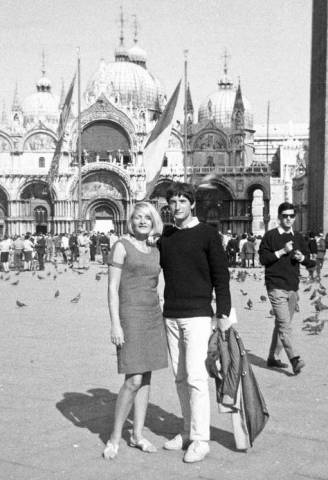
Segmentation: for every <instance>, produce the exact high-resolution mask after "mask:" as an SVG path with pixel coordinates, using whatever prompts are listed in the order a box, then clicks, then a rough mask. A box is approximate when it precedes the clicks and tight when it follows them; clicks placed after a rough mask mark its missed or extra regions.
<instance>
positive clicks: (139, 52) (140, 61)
mask: <svg viewBox="0 0 328 480" xmlns="http://www.w3.org/2000/svg"><path fill="white" fill-rule="evenodd" d="M128 55H129V59H130V61H131V62H132V63H136V64H137V65H140V66H141V67H144V68H145V67H146V62H147V53H146V51H145V50H144V49H143V48H141V47H139V45H138V44H137V43H135V44H134V45H133V47H131V48H130V49H129V50H128Z"/></svg>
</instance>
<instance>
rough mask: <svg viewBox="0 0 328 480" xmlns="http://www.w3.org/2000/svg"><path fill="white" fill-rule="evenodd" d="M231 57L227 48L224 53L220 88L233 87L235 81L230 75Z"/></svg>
mask: <svg viewBox="0 0 328 480" xmlns="http://www.w3.org/2000/svg"><path fill="white" fill-rule="evenodd" d="M229 58H230V55H228V52H227V49H225V50H224V54H223V59H224V63H223V77H222V78H220V80H219V83H218V85H219V88H220V89H232V87H233V83H232V81H231V79H230V78H229V76H228V59H229Z"/></svg>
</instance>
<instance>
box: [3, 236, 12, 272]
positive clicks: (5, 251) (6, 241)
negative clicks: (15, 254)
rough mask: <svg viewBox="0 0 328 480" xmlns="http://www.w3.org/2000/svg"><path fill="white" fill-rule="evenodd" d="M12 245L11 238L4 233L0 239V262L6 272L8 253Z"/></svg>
mask: <svg viewBox="0 0 328 480" xmlns="http://www.w3.org/2000/svg"><path fill="white" fill-rule="evenodd" d="M12 247H13V244H12V240H11V239H10V238H9V237H8V235H6V234H5V235H4V236H3V238H2V240H1V241H0V263H1V265H2V268H3V271H4V272H6V273H7V272H9V253H10V251H11V249H12Z"/></svg>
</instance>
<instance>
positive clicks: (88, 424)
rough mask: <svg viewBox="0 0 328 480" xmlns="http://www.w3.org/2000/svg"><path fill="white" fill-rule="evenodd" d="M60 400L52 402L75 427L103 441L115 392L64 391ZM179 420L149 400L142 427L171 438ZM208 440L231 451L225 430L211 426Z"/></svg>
mask: <svg viewBox="0 0 328 480" xmlns="http://www.w3.org/2000/svg"><path fill="white" fill-rule="evenodd" d="M63 397H64V398H63V399H62V400H60V401H59V402H58V403H56V408H57V409H58V410H59V411H60V413H61V414H62V415H64V417H66V418H67V419H68V420H70V421H71V422H72V423H73V424H74V425H75V426H77V427H80V428H87V429H88V430H89V431H90V432H92V433H95V434H97V435H99V438H100V439H101V441H102V442H103V443H106V442H107V440H108V438H109V435H110V432H111V431H112V428H113V424H114V410H115V403H116V399H117V394H116V393H112V392H111V391H110V390H107V389H105V388H93V389H90V390H88V391H87V392H86V393H78V392H66V393H64V394H63ZM181 423H182V420H181V418H179V417H177V416H176V415H174V414H173V413H169V412H167V411H166V410H163V409H162V408H161V407H159V406H157V405H154V404H153V403H149V405H148V411H147V417H146V422H145V426H146V427H147V428H148V429H149V430H151V431H152V432H153V433H154V434H156V435H159V436H163V437H166V438H169V439H170V438H172V437H174V435H176V433H177V432H179V431H181V427H182V425H181ZM132 425H133V414H132V413H131V414H130V415H129V416H128V419H127V421H126V424H125V428H124V430H123V438H124V440H125V441H128V439H129V432H128V430H129V429H132ZM211 440H213V441H215V442H218V443H219V444H220V445H222V446H223V447H225V448H227V449H229V450H234V451H235V443H234V437H233V434H232V433H230V432H227V431H226V430H221V429H219V428H216V427H211Z"/></svg>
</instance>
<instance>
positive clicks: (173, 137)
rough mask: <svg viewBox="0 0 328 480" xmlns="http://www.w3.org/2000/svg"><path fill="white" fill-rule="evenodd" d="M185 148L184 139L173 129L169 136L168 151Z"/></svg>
mask: <svg viewBox="0 0 328 480" xmlns="http://www.w3.org/2000/svg"><path fill="white" fill-rule="evenodd" d="M170 150H183V141H182V138H181V136H180V135H179V134H178V132H176V131H174V130H172V131H171V134H170V138H169V143H168V148H167V151H170Z"/></svg>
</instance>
